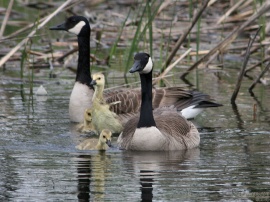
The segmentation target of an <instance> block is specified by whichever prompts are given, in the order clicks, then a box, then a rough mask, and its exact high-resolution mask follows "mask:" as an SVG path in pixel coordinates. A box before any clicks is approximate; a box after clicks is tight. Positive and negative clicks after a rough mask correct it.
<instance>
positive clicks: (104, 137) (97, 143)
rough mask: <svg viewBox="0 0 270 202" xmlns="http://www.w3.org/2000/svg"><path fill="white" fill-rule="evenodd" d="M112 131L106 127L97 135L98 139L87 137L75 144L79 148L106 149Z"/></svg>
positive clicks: (109, 143) (109, 144)
mask: <svg viewBox="0 0 270 202" xmlns="http://www.w3.org/2000/svg"><path fill="white" fill-rule="evenodd" d="M111 138H112V133H111V131H110V130H108V129H103V130H102V131H101V133H100V135H99V139H96V138H89V139H86V140H84V141H83V142H81V143H80V144H79V145H77V146H76V148H77V149H79V150H107V149H108V148H109V147H111Z"/></svg>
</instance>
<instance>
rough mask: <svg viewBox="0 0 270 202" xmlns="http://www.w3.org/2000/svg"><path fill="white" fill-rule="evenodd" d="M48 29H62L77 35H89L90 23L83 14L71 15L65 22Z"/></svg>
mask: <svg viewBox="0 0 270 202" xmlns="http://www.w3.org/2000/svg"><path fill="white" fill-rule="evenodd" d="M50 30H64V31H67V32H70V33H73V34H76V35H77V36H86V37H90V32H91V29H90V25H89V22H88V20H87V19H86V18H85V17H83V16H71V17H69V18H68V19H67V20H66V21H65V22H63V23H61V24H59V25H56V26H54V27H51V28H50Z"/></svg>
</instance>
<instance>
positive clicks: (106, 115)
mask: <svg viewBox="0 0 270 202" xmlns="http://www.w3.org/2000/svg"><path fill="white" fill-rule="evenodd" d="M91 84H92V85H93V86H94V88H95V93H94V95H93V99H92V108H91V109H92V123H93V126H94V127H95V129H96V130H97V131H98V132H100V131H101V130H102V129H103V128H107V129H109V130H110V131H111V132H112V133H117V134H119V133H121V132H122V130H123V126H122V124H121V123H120V120H119V118H118V116H117V114H115V113H114V112H113V111H111V110H110V105H113V104H117V102H116V103H110V105H109V104H107V103H105V102H104V100H103V89H104V86H105V77H104V75H103V74H101V73H95V74H93V80H92V82H91Z"/></svg>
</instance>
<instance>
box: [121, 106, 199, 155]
mask: <svg viewBox="0 0 270 202" xmlns="http://www.w3.org/2000/svg"><path fill="white" fill-rule="evenodd" d="M153 115H154V119H155V122H156V126H152V127H149V128H147V129H137V125H138V122H139V115H136V116H135V117H133V118H131V119H130V120H129V121H128V122H127V124H126V125H125V128H124V130H123V132H122V133H121V134H120V136H119V138H118V144H119V145H120V148H121V149H125V150H136V151H138V150H140V151H172V150H183V149H191V148H195V147H197V146H198V145H199V143H200V135H199V132H198V130H197V129H196V127H195V126H194V124H193V123H192V122H190V121H187V120H186V119H185V118H184V117H183V116H181V115H179V114H178V113H177V111H176V110H175V109H172V110H168V109H166V108H164V109H157V110H154V112H153Z"/></svg>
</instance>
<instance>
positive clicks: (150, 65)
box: [140, 57, 153, 74]
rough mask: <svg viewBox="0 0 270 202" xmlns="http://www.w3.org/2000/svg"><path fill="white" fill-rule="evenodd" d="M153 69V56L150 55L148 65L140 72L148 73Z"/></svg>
mask: <svg viewBox="0 0 270 202" xmlns="http://www.w3.org/2000/svg"><path fill="white" fill-rule="evenodd" d="M152 69H153V61H152V58H151V57H149V59H148V62H147V64H146V66H145V67H144V69H143V70H142V71H141V72H140V73H141V74H147V73H149V72H151V70H152Z"/></svg>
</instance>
